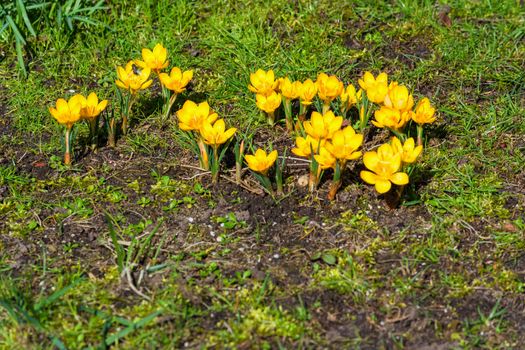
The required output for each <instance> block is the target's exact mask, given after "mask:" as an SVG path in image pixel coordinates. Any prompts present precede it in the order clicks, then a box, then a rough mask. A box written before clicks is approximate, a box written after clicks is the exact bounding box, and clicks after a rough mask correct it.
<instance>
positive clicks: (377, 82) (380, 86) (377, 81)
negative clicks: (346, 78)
mask: <svg viewBox="0 0 525 350" xmlns="http://www.w3.org/2000/svg"><path fill="white" fill-rule="evenodd" d="M358 83H359V86H361V88H362V89H363V90H365V91H366V95H367V96H368V99H369V100H370V101H372V102H374V103H378V104H381V103H383V101H384V100H385V96H386V94H387V93H388V75H387V74H386V73H384V72H383V73H381V74H379V75H378V76H377V78H374V76H373V75H372V73H370V72H365V74H364V75H363V79H359V80H358Z"/></svg>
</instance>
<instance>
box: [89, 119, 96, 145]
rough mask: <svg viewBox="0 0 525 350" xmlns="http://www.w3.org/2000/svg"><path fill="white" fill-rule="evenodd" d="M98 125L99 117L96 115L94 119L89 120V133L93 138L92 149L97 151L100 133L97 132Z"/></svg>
mask: <svg viewBox="0 0 525 350" xmlns="http://www.w3.org/2000/svg"><path fill="white" fill-rule="evenodd" d="M97 126H98V117H95V118H94V119H92V120H89V134H90V136H91V137H90V139H91V150H92V151H96V149H97V146H98V133H97Z"/></svg>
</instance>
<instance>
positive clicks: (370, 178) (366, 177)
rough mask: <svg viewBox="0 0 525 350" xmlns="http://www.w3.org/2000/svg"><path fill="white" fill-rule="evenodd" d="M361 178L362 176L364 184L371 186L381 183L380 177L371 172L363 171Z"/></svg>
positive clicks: (360, 174)
mask: <svg viewBox="0 0 525 350" xmlns="http://www.w3.org/2000/svg"><path fill="white" fill-rule="evenodd" d="M359 176H361V179H363V181H364V182H366V183H368V184H370V185H375V184H376V182H377V181H379V177H378V176H377V175H376V174H374V173H372V172H370V171H366V170H361V172H360V173H359Z"/></svg>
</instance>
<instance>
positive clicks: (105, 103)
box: [97, 100, 108, 112]
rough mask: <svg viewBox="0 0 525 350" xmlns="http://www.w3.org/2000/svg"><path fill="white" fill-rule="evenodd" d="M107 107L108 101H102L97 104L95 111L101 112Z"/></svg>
mask: <svg viewBox="0 0 525 350" xmlns="http://www.w3.org/2000/svg"><path fill="white" fill-rule="evenodd" d="M107 105H108V100H102V101H100V103H99V104H98V106H97V109H98V110H99V111H100V112H102V111H103V110H105V109H106V107H107Z"/></svg>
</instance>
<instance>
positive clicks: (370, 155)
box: [363, 152, 379, 170]
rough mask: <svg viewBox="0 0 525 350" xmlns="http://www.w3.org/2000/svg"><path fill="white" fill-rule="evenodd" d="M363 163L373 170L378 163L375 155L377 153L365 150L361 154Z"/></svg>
mask: <svg viewBox="0 0 525 350" xmlns="http://www.w3.org/2000/svg"><path fill="white" fill-rule="evenodd" d="M363 163H364V164H365V166H366V167H367V168H368V169H370V170H374V169H375V168H376V167H377V164H378V163H379V157H378V156H377V153H376V152H366V153H365V155H364V156H363Z"/></svg>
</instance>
